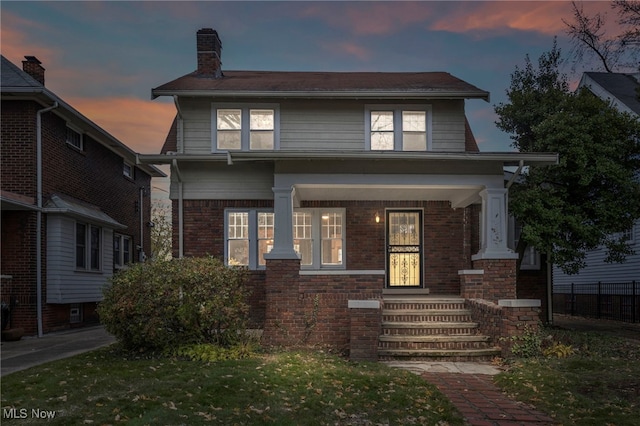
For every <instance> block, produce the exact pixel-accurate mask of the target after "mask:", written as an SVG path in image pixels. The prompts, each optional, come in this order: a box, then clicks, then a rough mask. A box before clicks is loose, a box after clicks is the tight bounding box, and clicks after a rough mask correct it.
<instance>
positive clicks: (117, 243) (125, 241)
mask: <svg viewBox="0 0 640 426" xmlns="http://www.w3.org/2000/svg"><path fill="white" fill-rule="evenodd" d="M130 262H131V237H130V236H128V235H121V234H114V236H113V266H114V267H115V268H118V269H119V268H122V267H124V266H126V265H128V264H129V263H130Z"/></svg>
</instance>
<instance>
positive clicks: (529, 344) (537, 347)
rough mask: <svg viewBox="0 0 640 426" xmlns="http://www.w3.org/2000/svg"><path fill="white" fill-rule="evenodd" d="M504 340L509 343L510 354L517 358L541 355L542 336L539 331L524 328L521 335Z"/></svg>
mask: <svg viewBox="0 0 640 426" xmlns="http://www.w3.org/2000/svg"><path fill="white" fill-rule="evenodd" d="M506 339H508V340H509V341H510V342H511V354H512V355H514V356H516V357H518V358H535V357H538V356H540V354H541V353H542V335H541V333H540V331H539V330H536V329H532V328H531V327H528V326H525V328H524V332H523V333H522V334H520V335H515V336H511V337H508V338H506Z"/></svg>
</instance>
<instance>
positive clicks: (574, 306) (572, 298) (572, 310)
mask: <svg viewBox="0 0 640 426" xmlns="http://www.w3.org/2000/svg"><path fill="white" fill-rule="evenodd" d="M573 290H574V284H573V283H571V316H574V315H575V314H576V296H575V294H573Z"/></svg>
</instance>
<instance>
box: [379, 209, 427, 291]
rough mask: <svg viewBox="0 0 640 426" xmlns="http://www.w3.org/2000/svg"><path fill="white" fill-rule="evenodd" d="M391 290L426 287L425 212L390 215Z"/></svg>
mask: <svg viewBox="0 0 640 426" xmlns="http://www.w3.org/2000/svg"><path fill="white" fill-rule="evenodd" d="M387 286H388V287H422V212H421V211H388V212H387Z"/></svg>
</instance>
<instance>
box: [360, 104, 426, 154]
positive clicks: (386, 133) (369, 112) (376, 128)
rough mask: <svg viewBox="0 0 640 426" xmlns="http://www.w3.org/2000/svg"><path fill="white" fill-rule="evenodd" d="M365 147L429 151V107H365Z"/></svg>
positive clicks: (373, 149) (378, 149) (381, 149)
mask: <svg viewBox="0 0 640 426" xmlns="http://www.w3.org/2000/svg"><path fill="white" fill-rule="evenodd" d="M365 122H366V123H365V124H366V128H367V129H368V130H367V133H366V135H367V138H366V148H367V149H368V150H371V151H428V150H430V149H431V125H430V124H431V106H429V105H426V106H420V105H411V106H393V105H369V106H367V107H365Z"/></svg>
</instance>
